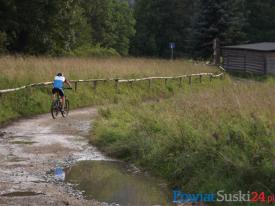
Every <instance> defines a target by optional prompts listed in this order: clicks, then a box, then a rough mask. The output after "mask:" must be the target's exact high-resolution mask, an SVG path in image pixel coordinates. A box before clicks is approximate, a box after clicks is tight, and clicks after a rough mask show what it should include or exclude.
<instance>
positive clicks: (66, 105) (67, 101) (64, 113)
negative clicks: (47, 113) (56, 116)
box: [62, 99, 70, 117]
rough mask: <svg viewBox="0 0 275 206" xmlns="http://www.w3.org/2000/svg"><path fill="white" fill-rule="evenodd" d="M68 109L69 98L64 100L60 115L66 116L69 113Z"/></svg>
mask: <svg viewBox="0 0 275 206" xmlns="http://www.w3.org/2000/svg"><path fill="white" fill-rule="evenodd" d="M69 111H70V102H69V100H67V99H66V100H65V105H64V112H62V116H63V117H67V116H68V115H69Z"/></svg>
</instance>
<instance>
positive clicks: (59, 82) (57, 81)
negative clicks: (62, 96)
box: [53, 76, 65, 89]
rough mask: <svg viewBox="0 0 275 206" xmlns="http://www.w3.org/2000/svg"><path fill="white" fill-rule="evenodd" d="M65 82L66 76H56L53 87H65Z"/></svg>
mask: <svg viewBox="0 0 275 206" xmlns="http://www.w3.org/2000/svg"><path fill="white" fill-rule="evenodd" d="M64 82H65V77H63V76H55V78H54V81H53V88H57V89H63V85H64Z"/></svg>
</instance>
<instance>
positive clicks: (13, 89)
mask: <svg viewBox="0 0 275 206" xmlns="http://www.w3.org/2000/svg"><path fill="white" fill-rule="evenodd" d="M205 76H208V77H209V79H210V81H212V79H213V78H223V76H224V73H220V74H213V73H199V74H190V75H180V76H171V77H146V78H140V79H88V80H70V82H71V83H73V84H74V87H75V90H77V86H78V84H79V83H89V82H92V83H93V88H94V89H96V86H97V83H98V82H110V81H113V82H115V87H116V88H117V89H118V85H119V83H133V82H140V81H149V87H150V86H151V81H152V80H165V84H166V83H167V80H169V79H170V80H171V79H172V80H173V79H175V80H176V79H178V80H180V85H181V84H182V80H183V79H184V78H188V79H189V84H191V82H192V77H199V79H200V82H201V81H202V78H203V77H205ZM52 84H53V82H42V83H35V84H29V85H26V86H21V87H18V88H12V89H4V90H0V95H1V94H7V93H12V92H16V91H20V90H23V89H27V88H34V87H46V86H50V85H52Z"/></svg>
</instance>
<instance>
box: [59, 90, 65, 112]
mask: <svg viewBox="0 0 275 206" xmlns="http://www.w3.org/2000/svg"><path fill="white" fill-rule="evenodd" d="M59 95H60V97H61V104H62V111H64V106H65V95H64V91H63V90H62V89H59Z"/></svg>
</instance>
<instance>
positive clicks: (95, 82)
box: [93, 80, 97, 90]
mask: <svg viewBox="0 0 275 206" xmlns="http://www.w3.org/2000/svg"><path fill="white" fill-rule="evenodd" d="M96 85H97V81H96V80H95V81H93V89H94V90H96Z"/></svg>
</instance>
